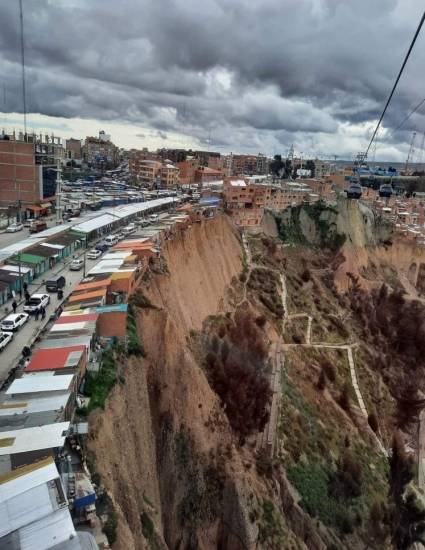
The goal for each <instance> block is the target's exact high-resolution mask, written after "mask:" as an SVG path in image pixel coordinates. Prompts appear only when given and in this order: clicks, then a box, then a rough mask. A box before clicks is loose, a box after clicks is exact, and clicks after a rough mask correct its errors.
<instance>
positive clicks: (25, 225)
mask: <svg viewBox="0 0 425 550" xmlns="http://www.w3.org/2000/svg"><path fill="white" fill-rule="evenodd" d="M36 221H37V220H35V219H34V218H28V219H26V220H25V221H24V227H31V226H32V224H33V223H35V222H36Z"/></svg>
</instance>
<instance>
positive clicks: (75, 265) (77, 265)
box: [69, 258, 84, 271]
mask: <svg viewBox="0 0 425 550" xmlns="http://www.w3.org/2000/svg"><path fill="white" fill-rule="evenodd" d="M83 265H84V260H81V259H80V258H78V259H77V260H72V262H71V265H70V266H69V269H70V270H71V271H80V269H81V268H82V267H83Z"/></svg>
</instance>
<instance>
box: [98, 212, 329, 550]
mask: <svg viewBox="0 0 425 550" xmlns="http://www.w3.org/2000/svg"><path fill="white" fill-rule="evenodd" d="M162 254H163V258H164V260H165V262H164V263H165V265H164V266H163V269H162V273H157V274H154V275H152V276H151V277H150V278H149V280H147V281H146V282H144V283H143V284H142V287H141V290H142V291H143V295H144V297H145V298H144V306H145V307H137V308H136V311H137V323H138V331H139V334H140V337H141V340H142V342H143V345H144V348H145V351H146V358H144V359H141V360H139V359H135V358H131V359H129V360H128V361H127V362H126V363H125V364H123V365H121V368H120V377H119V378H120V383H119V384H117V385H116V386H115V388H114V389H113V390H112V392H111V394H110V396H109V398H108V400H107V402H106V406H105V409H104V411H101V412H97V413H96V415H95V417H94V418H92V419H91V426H92V428H91V432H90V440H89V450H90V452H91V454H92V457H93V460H94V463H95V468H96V470H97V472H98V473H99V474H100V476H101V481H102V484H103V485H104V486H105V488H106V490H107V492H108V494H109V495H110V497H111V499H112V501H113V504H114V508H115V513H116V516H117V521H118V526H117V540H116V542H115V544H114V548H118V549H123V550H124V549H125V550H133V549H134V550H139V549H143V548H169V549H177V548H180V549H186V548H193V549H195V548H196V549H197V548H200V549H211V550H213V549H216V548H221V549H225V550H226V549H227V550H239V549H241V550H242V549H254V548H277V547H279V548H287V549H289V548H311V549H314V550H315V549H317V550H319V549H324V548H326V547H327V546H328V544H329V543H330V541H331V540H332V539H331V538H330V536H329V535H328V534H327V533H326V532H325V531H326V530H324V531H323V530H320V529H319V530H318V529H317V525H316V523H315V521H314V520H313V519H311V518H310V517H309V516H308V515H307V514H305V513H304V512H303V510H301V508H300V507H299V506H298V505H297V504H296V498H297V497H296V495H295V494H294V493H293V491H292V490H291V488H290V486H289V484H288V482H287V481H286V478H285V475H284V473H283V472H282V471H281V470H280V468H278V469H277V470H276V471H275V476H273V477H274V478H275V479H274V480H273V479H271V478H268V477H267V476H265V475H264V473H262V474H261V475H260V473H258V469H257V463H256V458H255V452H254V451H255V436H254V437H253V439H252V441H250V442H248V443H247V444H246V445H245V446H243V447H240V446H239V445H238V444H237V438H236V437H235V435H234V433H232V430H231V428H230V426H229V423H228V420H227V417H226V416H225V414H224V412H223V410H222V409H221V407H220V402H219V399H218V397H217V395H216V394H215V393H214V392H213V391H212V389H211V387H210V385H209V383H208V381H207V378H206V376H205V372H204V370H203V368H201V366H200V365H199V363H198V360H197V359H196V358H195V355H194V353H193V352H192V351H191V336H192V335H193V334H194V331H199V330H201V329H202V327H203V323H204V321H205V319H206V318H207V317H208V316H213V315H218V314H220V313H221V314H223V313H226V312H228V311H232V307H231V305H230V304H229V303H228V300H227V296H228V292H227V290H228V288H229V285H231V284H232V282H233V283H234V281H235V278H238V276H239V275H240V273H241V271H242V267H243V250H242V246H241V241H240V237H239V235H238V234H237V232H236V231H235V229H234V228H233V227H232V226H231V224H230V222H229V221H228V219H227V218H226V217H224V216H223V217H218V218H217V219H215V220H210V221H205V222H203V223H200V224H195V225H193V226H192V227H191V228H189V229H188V230H187V231H186V232H185V233H183V234H182V235H180V236H179V237H177V238H176V239H174V240H172V241H168V242H167V243H166V244H165V246H164V249H163V250H162ZM283 509H285V512H284V513H282V510H283ZM324 541H326V543H325V542H324Z"/></svg>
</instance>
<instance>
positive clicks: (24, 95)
mask: <svg viewBox="0 0 425 550" xmlns="http://www.w3.org/2000/svg"><path fill="white" fill-rule="evenodd" d="M19 19H20V23H21V65H22V100H23V108H24V138H26V135H27V94H26V88H25V44H24V14H23V9H22V0H19Z"/></svg>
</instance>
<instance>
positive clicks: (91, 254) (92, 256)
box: [87, 248, 102, 260]
mask: <svg viewBox="0 0 425 550" xmlns="http://www.w3.org/2000/svg"><path fill="white" fill-rule="evenodd" d="M101 256H102V251H101V250H99V249H98V248H93V249H92V250H89V251H88V252H87V258H88V259H89V260H97V259H98V258H100V257H101Z"/></svg>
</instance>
